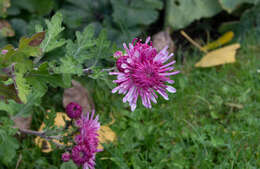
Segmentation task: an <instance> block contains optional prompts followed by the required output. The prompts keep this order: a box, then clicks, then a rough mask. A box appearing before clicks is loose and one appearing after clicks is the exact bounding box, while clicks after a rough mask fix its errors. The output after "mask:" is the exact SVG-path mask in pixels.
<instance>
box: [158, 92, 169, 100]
mask: <svg viewBox="0 0 260 169" xmlns="http://www.w3.org/2000/svg"><path fill="white" fill-rule="evenodd" d="M157 92H158V93H159V94H160V95H161V96H162V97H163V98H164V99H165V100H169V97H168V95H167V93H165V92H163V91H161V90H157Z"/></svg>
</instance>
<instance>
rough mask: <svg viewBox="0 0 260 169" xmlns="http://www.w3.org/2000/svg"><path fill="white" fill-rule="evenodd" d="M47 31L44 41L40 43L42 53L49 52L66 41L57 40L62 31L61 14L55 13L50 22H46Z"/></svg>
mask: <svg viewBox="0 0 260 169" xmlns="http://www.w3.org/2000/svg"><path fill="white" fill-rule="evenodd" d="M45 22H46V25H47V30H46V35H45V39H44V40H43V42H42V43H41V46H40V47H41V48H42V51H43V52H49V51H51V50H53V49H55V48H58V47H61V46H63V45H64V44H65V43H66V41H65V39H58V35H59V34H60V33H61V32H62V31H63V30H64V27H62V14H61V13H60V12H57V13H56V14H55V15H54V16H53V17H52V18H51V20H50V21H49V20H46V21H45Z"/></svg>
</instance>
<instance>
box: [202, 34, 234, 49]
mask: <svg viewBox="0 0 260 169" xmlns="http://www.w3.org/2000/svg"><path fill="white" fill-rule="evenodd" d="M233 37H234V32H232V31H229V32H226V33H225V34H224V35H222V36H221V37H220V38H218V39H217V40H215V41H213V42H211V43H209V44H207V45H205V46H203V47H202V48H203V49H204V50H206V51H208V50H212V49H216V48H218V47H220V46H222V45H225V44H227V43H228V42H230V41H231V40H232V39H233Z"/></svg>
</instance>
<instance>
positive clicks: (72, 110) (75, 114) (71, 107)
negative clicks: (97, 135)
mask: <svg viewBox="0 0 260 169" xmlns="http://www.w3.org/2000/svg"><path fill="white" fill-rule="evenodd" d="M66 113H67V115H68V116H69V117H70V118H72V119H77V118H79V117H80V116H81V113H82V107H81V106H80V105H79V104H77V103H75V102H71V103H70V104H68V105H67V106H66Z"/></svg>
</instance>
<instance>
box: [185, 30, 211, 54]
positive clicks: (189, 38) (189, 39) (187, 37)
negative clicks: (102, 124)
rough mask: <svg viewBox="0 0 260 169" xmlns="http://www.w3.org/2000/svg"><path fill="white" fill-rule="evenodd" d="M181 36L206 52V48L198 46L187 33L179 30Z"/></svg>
mask: <svg viewBox="0 0 260 169" xmlns="http://www.w3.org/2000/svg"><path fill="white" fill-rule="evenodd" d="M181 34H182V36H184V37H185V38H186V39H187V40H188V41H189V42H190V43H191V44H193V45H194V46H196V47H197V48H199V50H201V51H202V52H204V53H207V50H205V49H204V48H203V47H202V46H200V45H199V44H198V43H197V42H195V41H194V40H193V39H191V37H189V35H187V34H186V33H185V32H184V31H181Z"/></svg>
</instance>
